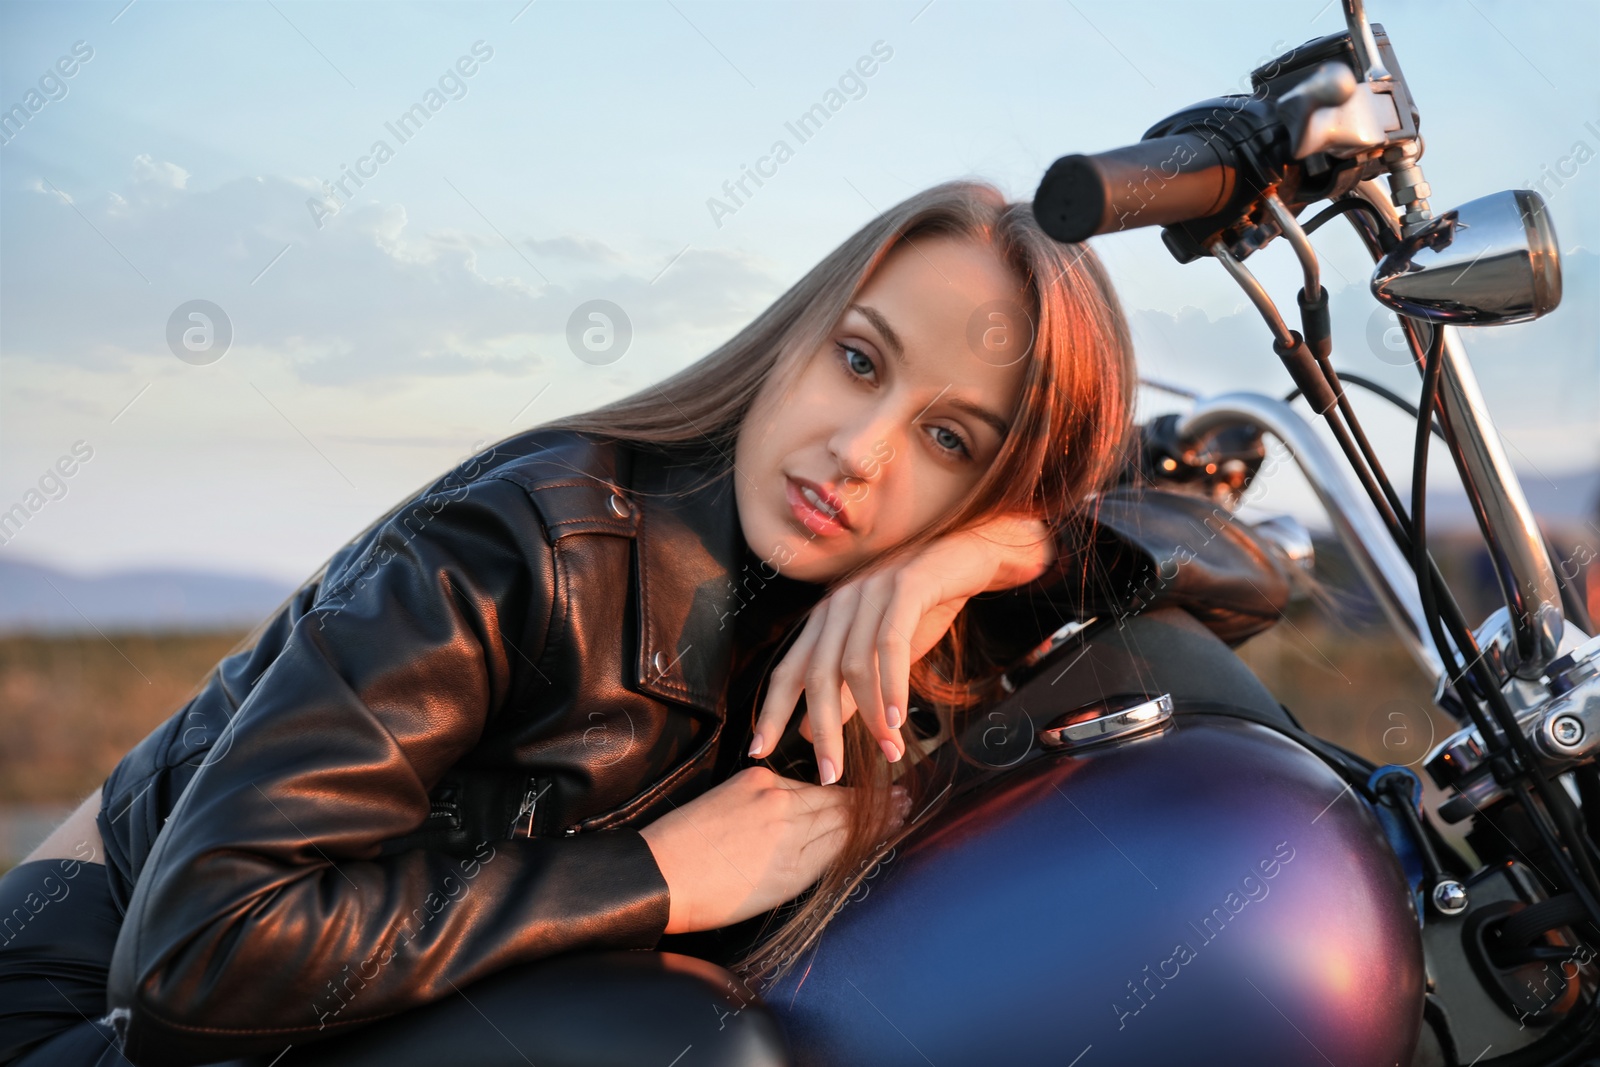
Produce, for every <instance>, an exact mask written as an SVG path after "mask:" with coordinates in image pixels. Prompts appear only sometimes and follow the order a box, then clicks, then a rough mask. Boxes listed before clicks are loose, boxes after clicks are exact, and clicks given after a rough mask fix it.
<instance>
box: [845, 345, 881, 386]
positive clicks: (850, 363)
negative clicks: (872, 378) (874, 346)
mask: <svg viewBox="0 0 1600 1067" xmlns="http://www.w3.org/2000/svg"><path fill="white" fill-rule="evenodd" d="M835 344H837V345H838V349H839V353H840V355H841V356H842V357H843V359H844V365H845V367H847V368H848V369H849V371H850V373H851V374H854V375H856V376H857V377H859V378H865V377H866V376H867V375H869V374H872V373H874V372H876V371H877V367H875V366H874V365H873V363H872V358H871V357H870V356H868V355H867V354H866V353H865V352H863V351H861V350H860V349H859V348H851V347H850V346H849V345H845V344H838V342H835Z"/></svg>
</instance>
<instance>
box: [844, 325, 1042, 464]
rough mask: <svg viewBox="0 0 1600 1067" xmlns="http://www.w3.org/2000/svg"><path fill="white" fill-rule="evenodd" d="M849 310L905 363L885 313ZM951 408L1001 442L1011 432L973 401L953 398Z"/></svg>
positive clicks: (904, 355) (993, 414) (897, 358)
mask: <svg viewBox="0 0 1600 1067" xmlns="http://www.w3.org/2000/svg"><path fill="white" fill-rule="evenodd" d="M849 310H851V311H855V312H857V313H859V314H860V315H861V316H862V317H863V318H865V319H866V320H867V321H868V322H870V323H872V325H873V326H874V327H875V328H876V329H877V331H878V332H879V333H880V334H882V335H883V339H884V342H885V343H886V344H887V345H888V346H889V351H890V352H891V353H892V354H893V355H894V358H895V359H896V360H898V361H899V362H900V363H901V364H902V365H903V364H904V363H905V361H906V351H905V345H904V344H903V343H901V341H900V335H899V334H897V333H895V332H894V327H893V326H890V325H889V320H888V319H886V318H884V317H883V312H881V311H879V310H878V309H877V308H874V307H868V306H867V305H865V304H851V305H850V306H849ZM941 395H942V394H941ZM950 406H951V407H953V408H958V409H960V410H961V411H964V412H966V413H967V414H968V415H971V416H972V417H973V418H975V419H980V420H982V421H983V422H985V423H988V424H989V426H991V427H993V429H994V432H995V433H997V434H999V435H1000V440H1002V441H1004V440H1005V439H1006V435H1007V434H1009V433H1010V432H1011V424H1010V423H1009V422H1007V421H1006V420H1005V419H1003V418H1001V417H1000V416H999V415H996V414H995V413H994V412H992V411H990V410H988V409H987V408H983V407H979V406H978V405H977V404H974V403H972V402H971V401H968V400H962V399H960V398H958V397H951V398H950Z"/></svg>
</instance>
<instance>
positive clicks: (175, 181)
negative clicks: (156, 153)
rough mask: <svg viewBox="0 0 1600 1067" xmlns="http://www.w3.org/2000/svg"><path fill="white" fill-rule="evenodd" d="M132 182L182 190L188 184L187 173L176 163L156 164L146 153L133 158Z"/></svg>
mask: <svg viewBox="0 0 1600 1067" xmlns="http://www.w3.org/2000/svg"><path fill="white" fill-rule="evenodd" d="M133 180H134V181H136V182H148V183H150V184H152V185H159V186H163V187H165V188H168V189H184V188H187V187H188V184H189V172H188V171H186V170H184V169H183V168H182V167H180V166H178V165H177V164H176V163H166V162H162V163H157V162H155V161H154V160H153V159H151V158H150V154H149V153H148V152H146V153H144V154H143V155H138V156H134V157H133Z"/></svg>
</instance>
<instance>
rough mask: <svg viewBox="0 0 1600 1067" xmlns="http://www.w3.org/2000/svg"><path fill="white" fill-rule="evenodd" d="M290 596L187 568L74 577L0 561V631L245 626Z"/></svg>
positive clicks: (280, 586) (270, 585)
mask: <svg viewBox="0 0 1600 1067" xmlns="http://www.w3.org/2000/svg"><path fill="white" fill-rule="evenodd" d="M291 592H293V586H290V585H288V584H286V583H284V582H282V581H280V580H275V579H269V578H257V577H248V576H244V575H238V574H222V573H215V572H207V571H188V570H130V571H114V572H111V573H108V574H102V575H92V576H88V575H76V574H71V573H68V572H66V571H60V570H56V569H55V568H53V567H47V566H44V565H41V564H37V563H30V562H27V561H24V560H15V559H6V558H4V557H3V556H0V633H4V632H17V631H33V632H38V631H68V630H88V629H90V628H91V627H92V626H93V627H99V628H100V629H102V630H104V629H111V628H117V629H139V630H166V629H172V630H207V629H222V628H229V627H250V626H254V625H255V624H256V623H258V622H260V621H261V620H262V619H263V618H265V617H266V616H267V615H268V614H269V613H270V612H271V611H272V609H274V608H275V607H277V606H278V604H280V603H281V602H282V601H283V599H284V597H286V596H288V595H289V594H290V593H291Z"/></svg>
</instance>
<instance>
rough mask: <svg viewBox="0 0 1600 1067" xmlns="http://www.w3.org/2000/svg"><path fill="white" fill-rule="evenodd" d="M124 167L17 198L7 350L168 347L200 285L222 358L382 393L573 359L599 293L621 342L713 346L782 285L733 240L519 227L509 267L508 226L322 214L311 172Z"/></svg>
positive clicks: (74, 354)
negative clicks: (628, 324)
mask: <svg viewBox="0 0 1600 1067" xmlns="http://www.w3.org/2000/svg"><path fill="white" fill-rule="evenodd" d="M133 175H134V177H133V180H132V181H131V182H130V183H129V184H128V185H127V186H126V187H124V188H121V189H114V190H104V191H101V192H99V193H97V194H88V193H86V192H84V191H83V190H78V191H77V193H78V196H79V198H80V200H86V201H87V202H83V203H80V206H79V210H81V211H82V212H83V217H81V218H80V217H79V216H78V214H77V213H76V212H74V211H73V210H72V209H71V208H69V207H67V206H66V205H65V204H61V203H59V201H58V202H57V203H55V204H54V205H51V206H48V207H45V208H43V209H41V208H40V207H39V206H38V204H37V203H35V204H33V205H31V206H29V207H28V209H27V210H16V211H8V212H7V214H8V217H10V218H16V219H18V220H19V222H18V224H17V225H16V226H14V227H13V228H12V230H11V232H10V233H9V234H8V242H9V244H10V252H11V255H10V256H9V257H8V258H9V260H10V262H12V263H15V264H21V263H27V264H29V265H30V269H28V270H26V271H20V270H19V271H16V272H15V274H14V275H13V276H11V277H8V279H7V285H6V288H5V291H4V293H3V295H0V301H3V303H0V310H3V313H4V315H5V319H6V323H7V327H8V329H7V349H8V355H11V356H14V357H17V358H25V359H32V360H37V361H41V362H47V363H51V364H71V365H77V366H81V367H86V368H90V369H95V370H118V369H124V368H126V367H127V366H128V365H130V363H131V362H133V361H136V360H140V359H149V358H151V357H156V358H162V359H170V358H172V357H171V355H170V353H169V352H168V351H167V348H166V341H165V336H166V334H165V331H166V323H167V319H168V317H169V316H170V315H171V314H172V312H173V310H174V309H175V308H176V307H177V306H178V305H179V304H182V303H184V302H185V301H188V300H192V299H197V298H201V299H206V300H211V301H213V302H215V303H217V304H218V305H220V306H221V307H222V308H223V309H224V311H225V312H226V313H227V314H228V316H229V318H230V320H231V322H232V325H233V338H234V340H233V346H234V348H233V349H232V350H230V358H233V357H234V354H235V353H247V354H248V358H250V359H252V360H254V359H267V360H271V359H278V360H281V361H283V362H284V363H286V364H287V365H289V366H290V367H292V369H293V371H294V373H295V374H296V375H298V377H299V378H300V379H301V380H303V381H305V382H307V383H312V384H318V385H327V386H349V385H360V386H362V387H363V388H364V389H369V390H373V391H376V392H380V393H382V392H388V391H391V390H394V389H397V388H400V387H401V386H402V385H403V384H404V380H405V379H407V378H414V377H433V378H437V377H455V376H462V375H471V374H490V375H525V374H527V373H528V372H529V370H530V369H533V368H536V367H541V366H550V365H552V364H555V365H558V366H560V365H565V364H566V363H567V362H572V366H573V368H574V369H577V368H578V367H579V366H580V364H578V363H577V362H576V361H575V360H574V357H573V356H572V355H571V353H570V352H568V351H567V347H566V339H565V338H566V326H567V320H568V318H569V317H570V315H571V314H572V312H573V311H574V309H575V308H576V307H577V306H578V305H579V304H581V303H583V302H584V301H586V300H590V299H594V298H604V299H607V300H611V301H613V302H615V303H617V304H618V305H620V306H621V307H622V308H623V309H624V310H625V311H626V312H627V314H628V316H629V317H630V319H631V320H632V323H633V329H634V340H633V349H632V350H630V352H631V351H640V352H647V353H651V354H652V357H661V356H662V355H663V354H666V355H667V356H668V357H670V358H688V357H689V355H690V353H688V352H687V351H685V346H686V345H694V344H702V343H703V344H704V345H705V349H704V350H707V351H708V350H709V348H710V347H712V346H714V345H715V344H716V343H718V342H720V340H722V339H724V338H725V337H727V336H731V335H732V334H733V333H734V332H735V331H737V330H738V329H739V328H740V327H741V326H743V325H744V324H745V323H747V322H748V321H749V320H750V319H751V318H752V317H753V316H754V315H755V314H756V313H758V312H759V311H760V310H761V309H762V308H763V307H764V306H765V305H766V304H767V303H768V302H770V301H771V300H772V299H773V298H775V297H776V296H777V295H778V294H779V293H780V292H781V290H782V283H781V281H780V280H778V279H776V278H775V277H774V276H773V275H772V273H771V271H770V270H769V269H768V267H767V266H766V265H765V264H763V263H762V262H760V261H758V260H756V259H755V258H754V257H751V256H748V255H746V254H743V253H739V252H736V251H726V250H707V249H695V248H691V249H689V250H688V251H687V252H684V253H683V254H682V255H681V256H680V257H679V258H677V259H676V261H673V255H674V252H675V250H672V249H665V248H663V249H661V250H659V251H658V252H652V253H651V256H652V259H651V261H649V262H643V261H642V260H643V259H644V257H643V256H639V257H628V256H625V255H624V254H622V253H621V252H619V251H617V250H615V249H613V248H611V247H610V246H608V245H607V244H605V243H604V242H602V241H600V240H598V239H596V238H593V237H589V236H585V235H582V234H571V235H563V236H557V237H551V238H542V239H540V238H531V237H525V236H523V235H521V234H517V233H515V232H512V233H509V234H508V235H507V236H509V237H510V238H511V239H512V240H513V242H515V243H516V245H517V247H518V249H519V252H520V254H521V255H522V256H523V257H524V258H525V259H526V260H528V261H529V262H530V263H531V264H532V267H533V270H528V269H525V268H524V267H523V266H522V265H521V264H520V263H511V264H510V266H507V263H508V260H507V254H508V253H510V252H511V249H510V248H507V246H506V243H505V242H504V241H503V240H501V238H500V237H499V236H498V235H497V234H493V233H483V232H477V231H475V230H470V229H469V230H460V229H440V230H435V231H430V232H427V233H418V232H416V231H415V229H414V227H413V226H412V225H411V222H410V218H409V216H408V213H407V211H406V209H405V207H404V206H403V205H401V204H394V203H387V204H384V203H370V202H369V203H358V204H353V205H351V206H350V207H348V208H346V209H345V210H343V211H341V212H340V213H339V215H338V216H337V217H335V218H333V219H331V220H329V222H328V223H327V225H326V226H325V227H324V228H323V229H321V230H318V229H316V227H315V226H314V224H313V222H312V220H311V218H310V217H309V214H308V212H307V210H306V206H305V204H306V199H307V196H308V195H311V194H313V193H314V192H315V191H316V189H317V188H318V186H317V183H315V182H313V181H310V180H307V179H301V178H285V177H278V176H267V177H242V178H236V179H233V180H230V181H226V182H223V183H222V184H220V185H217V186H216V187H214V188H210V189H204V188H196V187H192V186H191V185H190V184H189V181H188V178H189V173H188V171H186V170H185V169H184V168H183V167H181V166H178V165H177V164H174V163H170V162H156V161H154V160H153V159H152V157H151V156H149V155H141V156H139V157H137V158H136V159H135V160H134V164H133ZM39 193H44V194H47V195H50V196H52V197H53V196H54V194H53V193H51V191H50V190H49V188H48V187H47V186H45V185H43V184H42V183H40V182H37V181H35V182H33V183H30V184H28V185H27V186H26V187H25V189H23V190H21V191H17V190H16V189H15V187H13V189H12V190H3V191H0V197H6V198H13V199H14V198H17V197H22V196H27V197H29V198H31V197H32V196H34V195H35V194H39ZM9 206H12V207H20V206H21V205H18V204H12V205H9ZM473 221H474V222H475V221H476V220H473ZM491 257H492V258H491ZM669 262H671V267H670V269H667V270H665V271H663V267H666V266H667V264H668V263H669ZM512 268H515V270H516V275H515V276H505V275H502V274H500V273H499V272H500V271H502V270H507V271H509V270H511V269H512ZM534 271H537V272H538V273H537V274H535V273H534ZM538 274H542V275H543V276H544V279H545V280H540V278H539V277H538ZM64 279H71V282H70V284H65V283H64ZM524 279H528V280H524ZM702 334H704V335H710V336H711V337H714V339H710V337H708V336H702ZM693 354H694V355H698V354H703V353H702V352H695V353H693ZM628 358H629V360H630V361H631V360H632V359H633V358H634V357H633V356H632V355H631V354H630V356H629V357H628Z"/></svg>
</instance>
